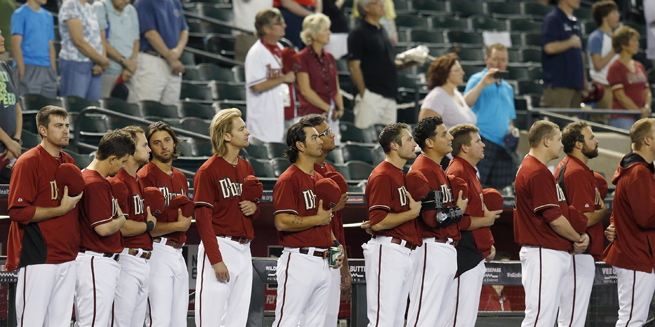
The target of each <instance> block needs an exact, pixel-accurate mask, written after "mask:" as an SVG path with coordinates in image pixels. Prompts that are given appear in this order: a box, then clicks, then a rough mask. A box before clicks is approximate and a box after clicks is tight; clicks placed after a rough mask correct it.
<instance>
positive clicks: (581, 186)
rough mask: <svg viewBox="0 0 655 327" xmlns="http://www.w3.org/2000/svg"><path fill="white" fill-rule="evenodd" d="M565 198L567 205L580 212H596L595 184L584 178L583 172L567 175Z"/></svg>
mask: <svg viewBox="0 0 655 327" xmlns="http://www.w3.org/2000/svg"><path fill="white" fill-rule="evenodd" d="M567 175H568V176H566V180H567V181H570V183H566V196H567V197H568V200H569V203H570V204H571V205H573V207H575V209H577V210H578V211H580V212H593V211H595V210H596V205H595V203H596V183H595V180H590V179H589V176H585V175H586V173H585V172H584V171H579V170H576V171H574V172H572V173H570V174H567ZM591 182H593V184H592V183H591Z"/></svg>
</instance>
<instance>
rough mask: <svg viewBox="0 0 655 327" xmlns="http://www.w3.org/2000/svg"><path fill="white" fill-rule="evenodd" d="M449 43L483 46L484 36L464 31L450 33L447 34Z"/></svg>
mask: <svg viewBox="0 0 655 327" xmlns="http://www.w3.org/2000/svg"><path fill="white" fill-rule="evenodd" d="M446 36H447V37H448V42H449V43H459V44H477V45H482V44H483V42H482V35H481V34H478V33H471V32H464V31H448V32H446Z"/></svg>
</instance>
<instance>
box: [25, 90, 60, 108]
mask: <svg viewBox="0 0 655 327" xmlns="http://www.w3.org/2000/svg"><path fill="white" fill-rule="evenodd" d="M20 106H21V110H22V111H32V110H35V111H39V110H41V108H43V107H45V106H57V107H62V104H61V99H60V98H48V97H44V96H42V95H41V94H31V93H28V94H24V95H22V96H21V97H20Z"/></svg>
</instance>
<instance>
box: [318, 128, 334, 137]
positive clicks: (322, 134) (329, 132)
mask: <svg viewBox="0 0 655 327" xmlns="http://www.w3.org/2000/svg"><path fill="white" fill-rule="evenodd" d="M330 134H332V128H328V129H326V130H325V132H323V133H321V134H318V137H323V136H328V135H330Z"/></svg>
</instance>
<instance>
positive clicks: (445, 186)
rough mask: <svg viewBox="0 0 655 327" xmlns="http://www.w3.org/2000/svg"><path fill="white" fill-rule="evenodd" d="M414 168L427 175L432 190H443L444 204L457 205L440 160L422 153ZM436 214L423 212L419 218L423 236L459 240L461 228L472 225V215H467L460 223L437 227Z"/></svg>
mask: <svg viewBox="0 0 655 327" xmlns="http://www.w3.org/2000/svg"><path fill="white" fill-rule="evenodd" d="M412 170H418V171H420V172H421V173H423V175H425V178H427V179H428V183H429V184H430V190H437V191H441V192H442V194H443V204H444V206H446V207H454V206H455V201H457V199H455V198H453V190H452V188H451V187H450V183H449V182H448V178H447V177H446V174H445V173H444V171H443V168H441V165H440V164H439V163H438V162H435V161H434V160H432V159H430V158H428V157H426V156H424V155H422V154H421V155H419V156H418V157H417V158H416V160H415V161H414V163H413V164H412ZM435 214H436V212H435V211H434V210H428V211H423V212H421V218H422V219H418V225H419V227H420V231H421V237H423V238H428V237H437V238H445V237H449V238H452V239H453V240H459V239H461V235H460V232H459V231H460V228H461V229H463V230H466V229H468V228H469V227H470V226H471V217H470V216H468V215H465V216H464V218H462V220H461V221H460V222H459V223H458V224H450V225H448V226H446V227H441V228H437V227H435V226H436V225H437V219H436V218H435Z"/></svg>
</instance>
